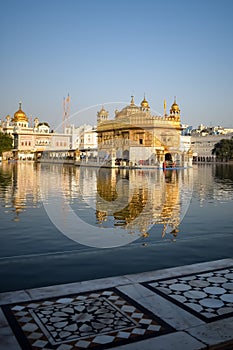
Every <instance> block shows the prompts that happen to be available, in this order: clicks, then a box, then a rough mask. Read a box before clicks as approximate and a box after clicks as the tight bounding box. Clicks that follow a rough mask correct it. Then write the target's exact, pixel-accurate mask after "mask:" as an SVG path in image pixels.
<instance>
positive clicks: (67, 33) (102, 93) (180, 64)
mask: <svg viewBox="0 0 233 350" xmlns="http://www.w3.org/2000/svg"><path fill="white" fill-rule="evenodd" d="M0 4H1V12H0V44H1V46H0V47H1V55H0V79H1V84H0V89H1V91H0V92H1V93H0V118H1V119H3V118H5V116H6V115H7V114H10V115H11V116H12V115H13V114H14V112H15V111H16V110H17V109H18V102H19V101H20V100H22V109H23V110H24V111H25V113H26V114H27V116H30V115H32V116H33V118H34V117H36V116H37V117H39V119H40V120H41V121H48V122H49V123H50V125H51V127H52V128H54V129H56V128H57V127H58V126H59V125H60V124H61V122H62V114H63V105H62V102H63V98H64V97H67V95H68V93H69V95H70V114H71V115H73V114H74V116H73V117H72V118H71V123H74V124H75V125H77V126H78V125H81V124H84V123H88V124H92V125H94V124H96V110H97V109H100V107H101V105H102V104H104V105H105V107H106V109H108V110H110V112H113V110H114V109H115V108H118V109H120V107H119V106H120V105H119V104H118V102H124V103H129V102H130V99H131V97H130V96H131V95H134V96H135V102H136V103H137V104H140V102H141V101H142V99H143V96H144V93H145V94H146V98H147V100H148V101H149V104H150V106H151V109H152V110H153V111H156V112H158V113H161V114H162V113H163V101H164V99H166V101H167V109H169V108H170V106H171V104H172V103H173V99H174V96H176V97H177V103H178V104H179V106H180V109H181V116H182V122H183V123H187V124H189V125H192V126H193V127H197V126H198V125H199V124H200V123H203V124H205V125H222V126H225V127H233V115H232V114H233V112H232V97H233V20H232V14H233V1H231V0H189V1H187V0H176V1H173V0H161V1H160V0H144V1H138V0H134V1H133V0H118V1H111V0H108V1H107V0H96V1H95V0H85V1H81V0H66V1H64V0H47V1H46V0H40V1H38V0H30V1H27V0H21V1H17V0H8V1H3V0H1V1H0ZM110 102H114V103H112V104H111V103H110ZM124 103H123V104H121V107H123V106H124ZM96 105H98V106H96ZM90 106H96V107H93V108H90V109H89V107H90ZM82 110H86V111H85V112H82ZM112 117H113V114H112Z"/></svg>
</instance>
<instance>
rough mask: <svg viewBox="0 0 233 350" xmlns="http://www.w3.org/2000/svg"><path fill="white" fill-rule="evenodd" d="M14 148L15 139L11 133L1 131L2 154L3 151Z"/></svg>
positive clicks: (0, 146)
mask: <svg viewBox="0 0 233 350" xmlns="http://www.w3.org/2000/svg"><path fill="white" fill-rule="evenodd" d="M12 148H13V139H12V137H11V136H10V135H8V134H4V133H2V132H0V156H1V155H2V152H5V151H10V150H11V149H12Z"/></svg>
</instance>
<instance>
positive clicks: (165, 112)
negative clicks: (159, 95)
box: [163, 100, 167, 116]
mask: <svg viewBox="0 0 233 350" xmlns="http://www.w3.org/2000/svg"><path fill="white" fill-rule="evenodd" d="M163 109H164V116H166V115H167V102H166V100H164V102H163Z"/></svg>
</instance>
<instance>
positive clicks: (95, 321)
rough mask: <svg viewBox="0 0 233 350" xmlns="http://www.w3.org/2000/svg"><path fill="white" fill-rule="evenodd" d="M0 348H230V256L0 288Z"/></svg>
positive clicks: (232, 276)
mask: <svg viewBox="0 0 233 350" xmlns="http://www.w3.org/2000/svg"><path fill="white" fill-rule="evenodd" d="M0 306H1V309H0V349H1V350H19V349H23V350H27V349H28V350H29V349H33V350H41V349H42V350H52V349H57V350H75V349H76V350H77V349H79V350H80V349H82V350H83V349H92V350H97V349H98V350H102V349H109V348H114V349H119V350H151V349H156V350H165V349H166V350H180V349H185V350H199V349H214V350H217V349H225V350H230V349H233V259H224V260H218V261H212V262H206V263H199V264H194V265H187V266H181V267H176V268H170V269H164V270H157V271H151V272H145V273H140V274H134V275H124V276H120V277H111V278H106V279H98V280H93V281H84V282H79V283H72V284H65V285H57V286H49V287H43V288H37V289H30V290H29V289H28V290H20V291H16V292H7V293H2V294H0Z"/></svg>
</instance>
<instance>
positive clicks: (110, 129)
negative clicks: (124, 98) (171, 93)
mask: <svg viewBox="0 0 233 350" xmlns="http://www.w3.org/2000/svg"><path fill="white" fill-rule="evenodd" d="M181 130H182V129H181V124H180V109H179V106H178V104H177V103H176V99H175V100H174V103H173V104H172V106H171V109H170V115H169V116H168V115H167V114H166V102H164V116H155V115H152V114H151V112H150V106H149V103H148V101H147V100H146V98H145V96H144V99H143V100H142V102H141V104H140V106H137V105H136V104H135V102H134V96H132V98H131V102H130V104H129V105H128V106H126V107H124V108H123V109H122V110H121V111H118V110H116V111H115V117H114V119H109V118H108V112H107V111H106V110H105V109H104V108H102V109H101V111H100V112H98V113H97V134H98V149H99V153H100V154H101V152H102V154H105V157H106V155H107V156H108V157H109V159H111V162H112V165H114V164H113V163H114V162H116V161H117V160H119V159H120V160H123V161H126V162H128V164H129V165H138V164H141V165H152V166H161V164H163V162H164V161H169V162H170V163H172V164H174V163H175V164H176V165H179V166H183V165H184V163H185V161H186V160H187V159H185V155H184V154H183V152H181V150H180V136H181ZM186 158H187V157H186Z"/></svg>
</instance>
